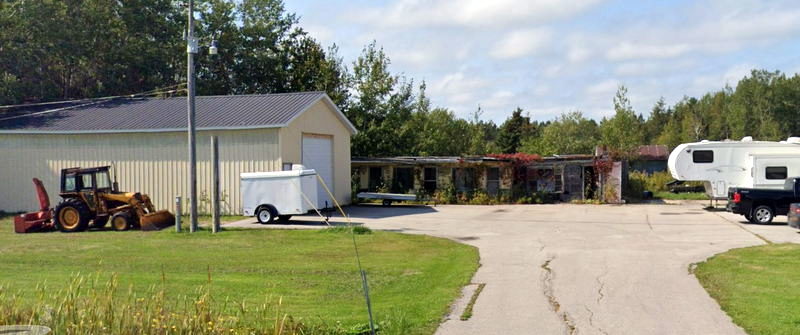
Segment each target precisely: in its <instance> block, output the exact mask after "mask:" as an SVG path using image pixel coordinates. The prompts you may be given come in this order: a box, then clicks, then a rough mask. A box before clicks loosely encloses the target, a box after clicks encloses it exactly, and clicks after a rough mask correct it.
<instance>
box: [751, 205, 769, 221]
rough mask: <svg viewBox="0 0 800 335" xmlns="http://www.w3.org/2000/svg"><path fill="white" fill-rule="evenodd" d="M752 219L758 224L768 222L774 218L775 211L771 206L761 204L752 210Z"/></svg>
mask: <svg viewBox="0 0 800 335" xmlns="http://www.w3.org/2000/svg"><path fill="white" fill-rule="evenodd" d="M752 216H753V221H755V223H758V224H769V223H770V222H772V219H773V218H775V212H774V211H773V210H772V207H769V206H767V205H761V206H758V207H756V208H755V209H754V210H753V215H752Z"/></svg>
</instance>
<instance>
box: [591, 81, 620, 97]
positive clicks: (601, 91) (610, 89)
mask: <svg viewBox="0 0 800 335" xmlns="http://www.w3.org/2000/svg"><path fill="white" fill-rule="evenodd" d="M619 85H620V83H619V81H617V80H615V79H606V80H603V81H601V82H599V83H596V84H592V85H589V86H587V87H586V94H588V95H608V94H609V93H611V94H614V93H615V92H616V91H617V88H619Z"/></svg>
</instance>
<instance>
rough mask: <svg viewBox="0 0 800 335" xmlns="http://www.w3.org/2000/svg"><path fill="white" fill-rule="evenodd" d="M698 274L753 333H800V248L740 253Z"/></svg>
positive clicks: (755, 249) (712, 260) (717, 260)
mask: <svg viewBox="0 0 800 335" xmlns="http://www.w3.org/2000/svg"><path fill="white" fill-rule="evenodd" d="M695 275H696V276H697V278H698V279H699V280H700V283H701V284H702V285H703V287H705V289H706V291H708V292H709V294H710V295H711V296H712V297H713V298H714V299H716V300H717V302H719V304H720V306H722V309H723V310H725V312H727V313H728V315H730V316H731V318H733V321H734V322H735V323H736V324H738V325H739V326H741V327H742V328H744V329H745V330H746V331H747V333H748V334H800V313H798V311H800V280H799V279H800V245H797V244H770V245H763V246H757V247H749V248H743V249H734V250H731V251H728V252H726V253H723V254H719V255H716V256H714V257H712V258H710V259H709V260H707V261H706V262H703V263H700V264H698V266H697V268H696V269H695Z"/></svg>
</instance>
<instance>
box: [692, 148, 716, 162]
mask: <svg viewBox="0 0 800 335" xmlns="http://www.w3.org/2000/svg"><path fill="white" fill-rule="evenodd" d="M692 161H693V162H695V163H713V162H714V152H713V151H711V150H697V151H694V152H692Z"/></svg>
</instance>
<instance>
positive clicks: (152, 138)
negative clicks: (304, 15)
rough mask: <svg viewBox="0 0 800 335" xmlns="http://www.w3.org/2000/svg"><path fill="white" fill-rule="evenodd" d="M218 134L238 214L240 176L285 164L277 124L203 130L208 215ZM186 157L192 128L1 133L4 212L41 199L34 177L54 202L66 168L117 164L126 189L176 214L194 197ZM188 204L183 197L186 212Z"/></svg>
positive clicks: (228, 203) (223, 172)
mask: <svg viewBox="0 0 800 335" xmlns="http://www.w3.org/2000/svg"><path fill="white" fill-rule="evenodd" d="M211 135H216V136H218V138H219V153H220V189H221V194H222V200H223V203H222V212H223V213H230V214H238V213H240V212H241V199H240V191H239V174H240V173H242V172H255V171H274V170H280V169H281V164H280V156H279V146H278V139H279V135H278V129H257V130H225V131H199V132H198V133H197V157H198V165H197V168H198V170H197V176H198V198H199V201H198V205H199V210H200V211H201V212H206V213H208V212H210V200H208V199H210V196H211V178H212V176H211V164H210V161H211V153H210V136H211ZM187 156H188V154H187V139H186V133H185V132H168V133H121V134H80V135H25V134H0V157H2V160H0V185H2V186H0V190H2V192H0V210H5V211H11V212H15V211H30V210H35V209H36V208H37V207H38V201H37V200H36V194H35V191H34V187H33V183H32V182H31V179H32V178H34V177H36V178H39V179H41V180H42V182H43V183H44V185H45V187H46V189H47V191H48V194H49V196H50V202H51V204H52V205H53V206H55V204H56V203H58V201H59V199H60V197H59V196H58V192H59V187H60V185H59V175H60V173H61V169H63V168H69V167H94V166H102V165H112V164H113V165H114V167H115V169H116V175H117V180H118V182H119V187H120V190H123V191H139V192H143V193H146V194H149V195H150V196H151V198H152V199H153V201H154V202H155V205H156V207H158V208H160V209H169V210H170V211H174V198H175V196H181V197H183V199H188V194H189V190H188V157H187ZM113 174H114V173H113V172H112V175H113ZM203 199H207V200H203ZM187 208H188V202H187V201H186V200H184V209H187Z"/></svg>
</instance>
